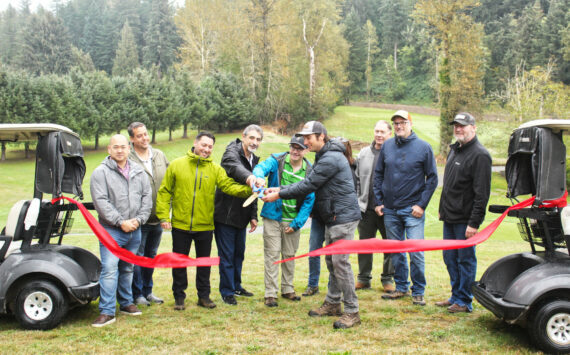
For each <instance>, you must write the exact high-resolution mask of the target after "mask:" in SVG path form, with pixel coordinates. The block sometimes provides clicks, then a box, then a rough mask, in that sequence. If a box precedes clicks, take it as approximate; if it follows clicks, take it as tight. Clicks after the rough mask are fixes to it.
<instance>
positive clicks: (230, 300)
mask: <svg viewBox="0 0 570 355" xmlns="http://www.w3.org/2000/svg"><path fill="white" fill-rule="evenodd" d="M222 299H223V300H224V303H227V304H229V305H232V306H235V305H237V301H236V298H235V297H234V296H233V295H229V296H224V297H222Z"/></svg>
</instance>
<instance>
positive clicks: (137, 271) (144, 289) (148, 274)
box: [133, 224, 162, 301]
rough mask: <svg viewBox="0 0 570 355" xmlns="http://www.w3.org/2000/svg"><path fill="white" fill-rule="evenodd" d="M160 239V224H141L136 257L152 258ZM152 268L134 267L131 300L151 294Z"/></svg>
mask: <svg viewBox="0 0 570 355" xmlns="http://www.w3.org/2000/svg"><path fill="white" fill-rule="evenodd" d="M161 238H162V228H161V227H160V224H156V225H153V224H143V225H142V226H141V245H140V247H139V250H138V251H137V255H142V256H146V257H149V258H154V257H155V256H156V253H157V251H158V246H159V245H160V239H161ZM153 273H154V269H153V268H146V267H140V266H138V265H135V268H134V271H133V298H134V300H135V301H136V299H137V298H138V297H141V296H142V297H146V296H148V295H150V294H151V293H152V286H153V282H152V274H153Z"/></svg>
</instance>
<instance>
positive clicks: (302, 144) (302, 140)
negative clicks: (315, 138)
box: [289, 136, 307, 149]
mask: <svg viewBox="0 0 570 355" xmlns="http://www.w3.org/2000/svg"><path fill="white" fill-rule="evenodd" d="M293 144H296V145H298V146H299V147H301V148H303V149H307V146H306V145H305V138H303V137H301V136H293V137H291V142H289V145H293Z"/></svg>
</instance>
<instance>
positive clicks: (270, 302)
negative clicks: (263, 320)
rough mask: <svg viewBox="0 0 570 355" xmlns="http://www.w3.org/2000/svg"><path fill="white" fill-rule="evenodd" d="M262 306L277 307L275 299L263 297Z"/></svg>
mask: <svg viewBox="0 0 570 355" xmlns="http://www.w3.org/2000/svg"><path fill="white" fill-rule="evenodd" d="M264 304H265V305H266V306H267V307H277V306H279V305H278V304H277V298H275V297H265V302H264Z"/></svg>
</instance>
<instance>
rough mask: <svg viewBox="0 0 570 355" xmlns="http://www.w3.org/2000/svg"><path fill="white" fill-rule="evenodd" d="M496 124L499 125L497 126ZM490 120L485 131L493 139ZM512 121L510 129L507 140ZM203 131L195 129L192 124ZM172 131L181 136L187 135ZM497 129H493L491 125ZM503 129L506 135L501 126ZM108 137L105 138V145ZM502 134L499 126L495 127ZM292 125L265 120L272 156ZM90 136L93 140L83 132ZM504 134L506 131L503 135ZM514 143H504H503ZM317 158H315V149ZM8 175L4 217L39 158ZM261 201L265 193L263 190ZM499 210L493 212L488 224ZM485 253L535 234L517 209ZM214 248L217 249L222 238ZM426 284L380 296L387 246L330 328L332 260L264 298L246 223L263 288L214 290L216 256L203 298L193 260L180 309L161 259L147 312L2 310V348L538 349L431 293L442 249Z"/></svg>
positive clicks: (349, 125) (341, 120) (518, 245)
mask: <svg viewBox="0 0 570 355" xmlns="http://www.w3.org/2000/svg"><path fill="white" fill-rule="evenodd" d="M391 114H392V112H391V111H385V110H379V109H372V108H358V107H339V108H338V109H337V110H336V114H335V115H334V116H333V117H332V118H330V119H328V120H327V121H325V125H326V126H327V128H328V129H329V131H330V133H331V135H335V136H336V135H342V136H344V137H347V138H350V139H353V140H360V141H365V142H368V141H371V140H372V130H373V126H374V123H375V122H376V121H377V120H378V119H388V120H389V118H390V116H391ZM413 120H414V121H413V122H414V129H415V130H416V131H417V133H418V135H419V136H420V137H422V138H424V139H426V140H427V141H428V142H430V143H431V144H432V146H433V147H434V150H435V149H437V146H438V143H437V142H438V139H437V135H438V124H439V123H438V118H437V117H434V116H422V115H414V117H413ZM494 127H495V129H499V128H500V125H496V126H494ZM485 132H486V131H483V132H480V138H481V139H482V140H483V141H485V140H487V139H488V138H487V137H486V136H485V135H484V133H485ZM509 132H510V131H507V132H505V131H503V134H506V136H505V137H504V140H505V144H506V142H507V141H508V135H509ZM192 134H195V132H192V133H191V135H192ZM180 136H181V132H175V134H174V137H180ZM239 136H240V133H239V132H236V133H233V134H218V135H217V136H216V138H217V141H216V145H215V150H214V154H213V157H214V160H215V161H218V162H219V160H220V158H221V154H222V153H223V150H224V148H225V146H226V144H227V143H228V142H229V141H230V140H232V139H234V138H236V137H239ZM494 136H495V135H494ZM496 136H497V137H498V136H500V135H499V134H498V133H497V134H496ZM107 139H108V138H102V140H101V143H102V145H105V144H106V143H107ZM493 139H498V138H493ZM158 141H159V142H158V144H155V147H158V148H160V149H162V150H163V151H164V152H165V153H166V155H167V156H168V158H169V159H171V160H172V159H174V158H176V157H178V156H181V155H183V154H184V153H185V152H186V151H187V150H188V148H189V146H190V144H191V143H192V140H182V139H179V138H176V139H175V140H174V141H173V142H167V135H166V134H160V135H159V137H158ZM288 141H289V137H282V136H277V135H274V134H271V133H270V132H267V134H266V136H265V139H264V142H263V143H262V145H261V148H260V150H259V155H260V156H261V157H262V159H263V158H266V157H268V156H269V154H271V153H275V152H280V151H284V150H286V149H287V145H286V143H287V142H288ZM87 144H89V143H87ZM496 144H497V145H498V144H499V143H496ZM505 151H506V148H505ZM105 156H106V152H105V151H104V150H100V151H92V150H87V151H86V157H85V160H86V165H87V175H86V178H85V180H84V184H83V188H84V190H85V193H86V198H85V200H86V201H90V200H91V199H90V196H89V176H90V174H91V172H92V171H93V169H94V168H95V167H96V166H97V165H98V164H99V163H100V162H101V161H102V159H103V158H104V157H105ZM311 159H312V158H311ZM0 174H1V175H2V176H3V178H2V185H0V194H1V195H2V197H3V203H2V205H1V206H0V224H3V223H4V222H3V221H5V220H6V216H7V213H8V211H9V208H10V207H11V206H12V204H13V203H14V202H16V201H17V200H19V199H23V198H30V197H31V193H32V186H33V185H32V183H33V182H32V177H33V162H32V161H31V160H28V161H23V160H11V161H8V162H3V163H0ZM440 192H441V189H438V190H437V191H436V193H435V195H434V197H433V198H432V201H431V203H430V205H429V207H428V208H427V210H426V233H425V234H426V238H428V239H440V238H441V233H442V224H441V222H439V221H438V220H437V207H438V203H439V194H440ZM505 192H506V183H505V181H504V178H502V177H501V176H499V175H497V174H494V175H493V182H492V195H491V203H492V204H508V201H507V199H506V198H505V197H504V196H505ZM259 206H260V208H261V202H260V205H259ZM496 217H497V215H490V214H488V215H487V218H486V221H485V223H484V224H485V225H486V224H487V223H489V222H491V221H492V220H493V219H495V218H496ZM74 232H75V233H80V234H74V235H70V236H67V237H66V238H65V239H64V242H65V243H66V244H74V245H79V246H82V247H84V248H87V249H89V250H91V251H93V252H94V253H95V254H96V255H99V252H98V242H97V239H96V238H95V237H94V236H92V235H91V234H90V233H89V231H88V229H87V227H86V225H85V223H84V222H83V221H82V220H81V217H80V216H79V214H77V215H76V220H75V224H74ZM308 239H309V231H308V229H304V230H303V232H302V237H301V243H300V247H299V253H305V252H307V251H308ZM477 249H478V254H477V255H478V259H479V265H478V270H477V277H478V278H479V277H480V276H481V275H482V273H483V272H484V271H485V269H486V268H487V267H488V266H489V265H490V264H491V263H492V262H494V261H495V260H496V259H498V258H500V257H501V256H504V255H507V254H511V253H515V252H520V251H526V250H529V249H530V248H529V246H528V244H527V243H525V242H523V241H522V240H521V238H520V237H519V236H518V231H517V228H516V224H515V221H514V220H512V219H509V218H507V219H506V220H505V222H503V224H502V225H501V226H500V228H499V229H498V230H497V232H496V233H495V234H494V235H493V236H492V237H491V238H490V240H488V241H487V242H485V243H483V244H481V245H480V246H478V247H477ZM170 250H171V237H170V233H164V235H163V240H162V243H161V246H160V250H159V252H168V251H170ZM212 255H217V251H216V249H215V243H214V250H213V252H212ZM425 255H426V277H427V289H426V300H427V302H428V305H427V306H426V307H415V306H412V305H411V300H410V299H405V300H398V301H385V300H382V299H381V298H380V296H381V294H382V293H381V292H380V290H379V287H380V270H381V266H382V263H381V262H382V256H380V255H376V256H375V257H374V269H373V275H374V279H373V281H372V286H373V289H372V290H365V291H359V293H358V296H359V303H360V311H361V318H362V325H361V326H359V327H356V328H353V329H349V330H345V331H335V330H333V329H332V323H333V321H334V320H335V319H333V318H311V317H309V316H308V315H307V312H308V311H309V310H310V309H311V308H314V307H317V306H319V305H320V304H321V303H322V301H323V299H324V295H325V293H326V285H327V280H328V271H327V270H326V266H325V264H324V260H321V265H322V270H321V280H320V290H321V293H320V294H318V295H316V296H313V297H308V298H303V299H302V300H301V302H296V303H293V302H290V301H287V300H284V299H279V300H278V302H279V307H277V308H267V307H265V306H264V305H263V293H264V286H263V240H262V235H261V234H260V233H258V232H256V233H253V234H249V235H248V241H247V250H246V256H245V263H244V269H243V285H244V286H245V287H246V288H247V289H248V290H250V291H252V292H253V293H254V294H255V296H254V297H252V298H239V299H238V302H239V304H238V305H237V307H232V306H228V305H225V304H223V303H222V301H221V297H220V295H219V292H218V282H219V274H218V268H217V267H213V268H212V277H211V283H212V295H211V296H212V299H213V300H214V302H216V303H217V304H218V307H217V308H215V309H213V310H206V309H203V308H200V307H197V306H196V301H197V296H196V290H195V281H194V280H195V269H192V268H191V269H189V284H190V285H189V288H188V290H187V295H188V298H187V301H186V305H187V308H186V310H185V311H182V312H178V311H174V310H173V304H174V299H173V297H172V291H171V283H172V278H171V272H170V269H157V270H156V271H155V277H154V281H155V293H156V294H157V295H159V296H161V297H163V298H165V300H166V303H165V304H163V305H153V306H152V307H148V308H147V307H145V308H144V309H143V315H142V316H140V317H128V316H123V315H119V316H118V319H117V322H116V323H115V324H113V325H110V326H107V327H104V328H101V329H96V328H92V327H91V326H90V324H91V322H92V321H93V320H94V319H95V317H96V316H97V315H98V309H97V301H96V302H93V303H91V304H90V305H87V306H85V307H80V308H76V309H74V310H72V311H70V313H69V315H68V317H67V318H66V319H65V321H64V322H63V324H62V325H61V326H59V327H58V328H56V329H54V330H52V331H47V332H40V331H23V330H21V329H20V328H19V326H18V324H17V322H16V321H15V320H14V318H13V317H10V316H2V317H1V318H0V330H1V332H0V342H1V343H2V347H1V350H0V352H1V353H10V354H11V353H159V354H161V353H169V354H175V353H197V354H222V353H259V354H273V353H311V354H312V353H329V354H345V353H354V354H361V353H412V352H418V353H466V354H472V353H492V354H505V353H516V354H527V353H529V354H530V353H534V352H535V351H536V350H535V349H534V348H532V347H531V346H530V345H529V343H528V336H527V335H526V333H525V331H524V330H523V329H521V328H519V327H516V326H509V325H507V324H505V323H503V322H501V321H500V320H498V319H496V318H495V317H494V316H493V315H492V314H491V313H490V312H489V311H487V310H486V309H484V308H483V307H482V306H480V305H479V304H478V303H476V302H475V303H474V312H473V313H471V314H455V315H451V314H448V313H447V312H446V311H445V310H442V309H440V308H438V307H435V306H434V305H433V303H434V302H436V301H439V300H442V299H445V298H447V297H448V295H449V292H450V291H449V289H450V287H449V279H448V276H447V271H446V269H445V264H444V263H443V260H442V256H441V252H439V251H434V252H426V253H425ZM351 262H352V266H353V270H354V271H355V275H356V273H357V272H358V263H357V258H356V255H352V256H351ZM307 276H308V262H307V260H306V259H301V260H298V261H297V263H296V278H295V287H296V290H297V292H298V293H301V292H302V291H303V290H304V288H305V286H306V283H307Z"/></svg>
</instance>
